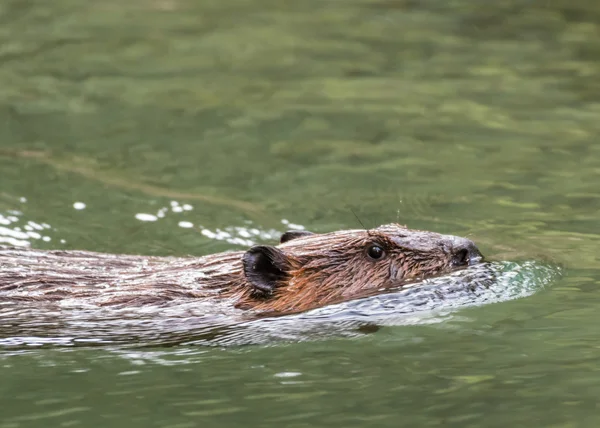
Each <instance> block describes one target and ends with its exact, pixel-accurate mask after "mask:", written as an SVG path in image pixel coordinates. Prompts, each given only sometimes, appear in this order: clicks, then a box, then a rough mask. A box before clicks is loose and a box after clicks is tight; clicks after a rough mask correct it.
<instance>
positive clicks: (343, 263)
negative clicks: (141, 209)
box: [0, 224, 483, 314]
mask: <svg viewBox="0 0 600 428" xmlns="http://www.w3.org/2000/svg"><path fill="white" fill-rule="evenodd" d="M482 258H483V257H482V255H481V253H480V252H479V250H478V249H477V247H476V246H475V244H474V243H473V242H472V241H470V240H469V239H466V238H460V237H457V236H451V235H441V234H438V233H434V232H427V231H420V230H411V229H408V228H406V227H405V226H402V225H399V224H389V225H384V226H380V227H377V228H374V229H369V230H342V231H336V232H331V233H323V234H317V233H311V232H308V231H289V232H286V233H284V234H283V235H281V239H280V243H279V244H278V245H256V246H253V247H251V248H250V249H248V250H247V251H230V252H224V253H218V254H213V255H207V256H203V257H157V256H134V255H115V254H103V253H95V252H88V251H74V250H73V251H71V250H69V251H66V250H49V251H48V250H35V249H24V248H14V247H13V248H11V247H0V303H1V304H6V303H8V302H15V303H19V302H29V303H31V304H38V303H39V302H46V303H61V302H63V303H64V302H65V301H68V302H69V303H70V304H71V305H72V304H73V302H75V303H76V304H82V305H85V306H86V307H89V305H95V306H96V307H107V306H108V307H115V306H116V307H122V306H125V307H135V306H144V305H163V304H174V303H175V304H176V303H177V302H182V301H185V302H190V300H189V299H202V300H203V301H211V300H212V301H215V302H217V301H218V302H223V301H225V302H227V304H228V305H230V306H231V307H233V308H235V309H239V310H244V311H253V312H255V313H270V314H272V313H275V314H287V313H296V312H302V311H306V310H309V309H313V308H318V307H322V306H326V305H328V304H332V303H337V302H342V301H346V300H351V299H356V298H359V297H364V296H366V295H370V294H373V293H379V292H385V291H386V290H390V289H392V288H399V287H401V286H402V285H403V284H408V283H410V282H415V281H418V280H421V279H424V278H428V277H432V276H437V275H441V274H444V273H447V272H450V271H452V270H456V269H460V268H464V267H466V266H469V265H472V264H476V263H479V262H480V261H481V260H482Z"/></svg>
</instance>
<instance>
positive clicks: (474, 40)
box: [0, 0, 600, 428]
mask: <svg viewBox="0 0 600 428" xmlns="http://www.w3.org/2000/svg"><path fill="white" fill-rule="evenodd" d="M288 3H289V4H288ZM0 20H1V22H2V25H1V26H0V65H1V66H0V82H1V83H2V84H1V85H0V87H1V88H2V89H1V90H0V123H1V124H2V126H0V168H1V169H0V171H2V180H1V182H0V243H12V244H15V245H31V246H33V247H36V248H72V249H75V248H77V249H88V250H95V251H107V252H123V253H136V254H155V255H187V254H195V255H202V254H208V253H212V252H216V251H223V250H227V249H233V248H245V246H246V245H247V244H248V243H250V242H257V243H260V242H273V240H274V239H275V238H276V237H277V235H278V234H279V233H281V232H282V231H283V230H286V229H288V228H290V223H291V225H292V226H293V225H297V226H303V227H306V228H307V229H310V230H313V231H316V232H320V231H329V230H334V229H340V228H349V227H351V228H355V227H356V226H357V224H356V223H357V222H356V219H355V217H354V215H353V214H352V212H351V210H350V209H352V210H354V211H355V212H356V214H357V215H358V216H359V217H360V218H361V220H362V221H363V223H365V224H366V225H368V226H375V225H378V224H381V223H388V222H390V221H396V220H398V221H400V222H402V223H405V224H407V225H408V226H410V227H412V228H422V229H429V230H435V231H438V232H441V233H452V234H456V235H461V236H468V237H470V238H471V239H473V240H475V241H476V242H477V243H478V245H479V247H480V249H481V250H482V252H483V253H484V254H485V255H486V256H488V257H489V258H491V259H492V260H494V263H495V264H494V266H495V268H496V269H503V272H508V273H511V272H515V271H519V272H521V277H518V276H517V277H516V278H512V279H510V280H508V282H507V284H508V285H510V286H511V287H514V288H509V289H508V291H509V292H508V293H507V295H501V296H500V297H501V298H497V299H496V300H493V299H490V300H489V301H485V302H484V301H480V302H479V303H481V304H478V305H475V306H464V307H457V308H442V309H443V310H441V311H438V312H436V311H435V310H434V311H431V312H427V313H422V314H419V315H417V314H403V315H402V314H400V315H402V316H400V315H399V314H397V313H396V314H395V315H394V316H392V317H388V316H387V315H389V314H390V313H389V312H386V311H385V310H384V309H385V304H381V305H379V306H377V302H375V303H376V305H375V307H376V308H378V309H382V310H383V312H384V315H385V316H384V318H385V319H386V320H387V321H385V320H384V321H381V319H380V318H378V319H379V320H380V321H381V324H382V327H381V328H380V329H379V330H377V331H375V329H373V331H362V332H361V331H358V332H357V331H356V330H352V329H351V328H346V327H347V326H346V324H344V323H345V322H346V320H347V318H344V317H346V316H347V315H348V314H349V313H350V314H351V315H356V313H355V311H354V310H355V309H356V307H351V308H349V309H348V308H337V309H335V308H330V309H329V310H331V311H333V312H334V314H332V313H326V314H323V313H321V314H319V313H317V314H312V315H304V316H303V317H300V319H290V320H287V321H285V322H284V323H283V324H279V327H280V328H279V329H278V330H277V329H275V331H278V332H280V333H281V336H286V337H272V335H271V331H272V330H273V329H271V327H270V326H263V325H261V324H260V323H258V324H253V325H249V326H246V327H245V328H246V329H247V330H235V332H239V331H249V334H248V336H247V337H258V338H263V339H265V340H256V341H254V342H253V343H252V344H249V345H244V346H242V345H240V346H224V345H228V344H229V342H227V340H225V339H224V340H223V341H221V342H219V341H218V340H216V341H215V340H212V338H211V343H210V345H211V346H206V343H203V341H202V340H190V341H184V342H183V343H178V344H172V346H159V345H158V344H156V343H153V342H144V341H142V342H138V343H136V345H139V346H135V347H132V346H121V345H119V344H118V343H109V344H98V343H92V344H89V345H85V344H78V346H73V343H72V341H70V340H69V338H68V337H67V336H61V337H63V338H66V339H65V342H64V344H62V345H60V346H56V343H54V346H48V345H44V344H41V343H40V342H39V341H38V340H37V339H36V340H34V339H32V338H29V339H31V340H28V338H22V339H23V340H22V341H21V342H20V343H19V344H18V345H19V346H3V347H2V349H1V350H0V368H1V376H2V382H1V383H0V408H1V409H2V411H1V412H0V428H8V427H36V426H40V427H41V426H48V425H50V426H97V425H107V424H110V425H111V426H127V427H132V426H140V427H149V426H153V427H192V426H202V427H206V426H209V427H210V426H215V427H216V426H219V427H220V426H230V427H234V426H261V427H262V426H289V427H304V426H347V427H366V426H376V427H387V426H390V427H392V426H394V427H396V426H398V425H402V426H436V425H445V426H461V427H482V426H484V427H495V426H499V427H500V426H502V427H504V426H510V425H516V426H523V425H527V426H543V427H587V426H590V427H595V426H597V425H598V423H599V422H600V417H598V410H597V407H598V399H597V397H598V395H599V393H600V374H599V371H598V364H597V362H598V361H599V358H600V348H599V347H598V344H597V343H598V337H599V335H598V333H597V325H598V323H599V321H600V319H599V318H598V315H597V313H598V311H597V307H598V305H599V304H600V292H599V291H598V284H599V280H600V272H599V271H598V268H597V264H598V256H597V254H600V225H599V222H598V219H599V218H600V217H599V214H600V212H599V211H600V192H599V191H598V181H599V178H600V156H599V155H600V146H599V145H598V144H597V138H598V135H600V122H599V121H598V117H600V116H599V115H600V91H599V88H600V86H598V83H597V82H600V63H599V59H600V44H599V43H600V42H598V40H600V37H599V36H600V7H599V6H598V5H597V2H592V1H587V2H586V1H581V2H572V1H566V0H564V1H563V0H556V1H553V2H540V1H538V2H535V1H531V0H511V1H504V2H495V3H494V2H484V3H482V2H479V1H472V0H471V1H467V0H449V1H445V2H441V1H437V0H426V1H420V2H414V1H403V0H373V1H368V0H356V1H352V2H340V1H334V0H330V1H318V2H317V1H313V0H308V1H304V2H296V3H292V2H275V1H267V0H250V1H241V0H232V1H230V2H227V3H222V2H210V1H205V2H193V1H191V0H134V1H129V2H116V1H113V0H107V1H103V2H72V1H69V0H60V1H54V2H47V1H42V0H28V1H24V0H18V1H9V0H7V1H4V2H3V3H2V4H1V5H0ZM519 287H521V288H519ZM511 290H513V291H514V290H522V291H523V290H524V291H525V292H523V293H522V294H519V293H516V292H515V293H514V294H511V293H510V291H511ZM496 296H497V295H496ZM503 296H504V297H505V298H504V297H503ZM390 298H391V299H392V300H388V301H387V302H388V303H390V302H392V303H393V302H394V300H393V299H394V297H390ZM371 303H373V302H371ZM379 303H381V302H379ZM384 303H385V302H384ZM483 303H486V304H483ZM357 305H358V304H357ZM399 307H400V306H398V305H394V304H391V305H390V310H392V311H393V310H395V309H397V308H399ZM363 309H364V308H363ZM372 309H373V307H371V308H370V310H372ZM434 309H435V308H434ZM336 310H339V311H341V312H340V313H341V314H342V315H343V317H342V321H340V322H341V323H342V324H341V325H340V324H336V323H335V322H332V323H330V324H327V325H324V324H323V323H322V322H320V321H318V320H321V319H322V318H326V319H327V317H330V318H329V319H335V320H337V318H336V317H335V311H336ZM344 311H346V312H344ZM353 311H354V312H353ZM338 315H339V314H338ZM359 315H360V314H359ZM353 319H355V318H353ZM303 326H306V328H300V327H303ZM3 327H5V326H3ZM80 327H81V326H80ZM263 327H264V329H263ZM289 329H291V333H293V334H292V335H291V339H292V340H286V339H289V338H290V337H289V335H288V333H289V332H290V330H289ZM311 329H312V330H311ZM302 332H308V333H306V334H304V333H302ZM343 332H354V334H341V333H343ZM131 333H132V341H133V336H134V334H133V333H135V332H133V331H132V332H131ZM261 333H262V335H261ZM125 334H127V333H125ZM236 334H238V333H236ZM224 337H225V338H227V337H231V336H227V334H225V336H224ZM194 339H198V338H194ZM296 339H298V340H296ZM190 342H191V343H190ZM225 342H227V343H225ZM251 342H252V341H251ZM32 345H35V346H32ZM40 345H42V346H40Z"/></svg>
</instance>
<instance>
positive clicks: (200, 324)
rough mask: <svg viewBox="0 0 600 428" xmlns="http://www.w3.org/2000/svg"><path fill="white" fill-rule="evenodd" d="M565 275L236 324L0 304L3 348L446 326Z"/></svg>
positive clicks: (544, 272)
mask: <svg viewBox="0 0 600 428" xmlns="http://www.w3.org/2000/svg"><path fill="white" fill-rule="evenodd" d="M560 274H561V269H560V268H558V267H556V266H551V265H546V264H542V263H538V262H533V261H525V262H519V263H517V262H490V263H483V264H480V265H476V266H473V267H470V268H469V269H466V270H462V271H457V272H454V273H452V274H450V275H445V276H443V277H439V278H434V279H428V280H425V281H422V282H420V283H417V284H413V285H412V286H410V287H408V288H406V287H405V288H404V289H401V290H398V291H395V292H390V293H385V294H380V295H377V296H372V297H368V298H364V299H360V300H355V301H350V302H345V303H341V304H336V305H331V306H328V307H325V308H321V309H317V310H312V311H309V312H306V313H302V314H297V315H290V316H282V317H272V318H261V319H252V320H244V319H240V318H237V319H234V318H232V317H231V315H226V314H225V313H226V312H227V311H226V310H225V307H224V308H223V313H222V314H219V311H218V310H216V311H215V308H214V307H211V308H207V307H202V305H203V304H202V303H198V302H194V303H186V304H182V305H177V306H175V307H164V306H163V307H145V308H136V309H135V310H134V309H124V310H114V309H112V310H111V309H106V310H98V309H97V308H95V309H92V308H90V309H87V310H86V309H81V308H62V309H59V308H56V307H53V308H51V307H40V306H35V307H33V306H23V305H19V306H18V307H15V306H14V305H5V306H0V347H4V348H5V349H6V348H15V347H16V348H22V347H28V348H29V347H32V346H76V345H79V346H81V345H84V346H85V345H88V346H89V345H120V346H156V345H174V344H188V345H192V344H193V345H208V346H239V345H249V344H268V343H278V342H286V341H301V340H317V339H322V338H328V337H348V336H355V335H360V334H364V332H367V331H370V330H372V328H376V326H400V325H410V324H423V323H432V322H441V321H442V320H444V319H447V316H449V315H450V314H452V313H454V312H455V311H457V310H458V309H460V308H463V307H468V306H477V305H484V304H491V303H498V302H502V301H507V300H513V299H518V298H522V297H526V296H529V295H531V294H533V293H535V292H537V291H539V290H541V289H543V288H545V287H547V286H549V285H550V284H551V283H552V282H553V281H555V280H556V279H557V278H558V277H559V276H560ZM224 304H227V303H226V302H225V303H224ZM211 305H212V304H211ZM207 313H210V314H211V315H206V314H207Z"/></svg>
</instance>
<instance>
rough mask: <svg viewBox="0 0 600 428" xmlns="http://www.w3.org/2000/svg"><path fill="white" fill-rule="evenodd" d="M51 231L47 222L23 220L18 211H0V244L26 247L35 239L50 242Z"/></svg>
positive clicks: (21, 214) (62, 241)
mask: <svg viewBox="0 0 600 428" xmlns="http://www.w3.org/2000/svg"><path fill="white" fill-rule="evenodd" d="M51 233H52V227H51V226H50V225H49V224H47V223H36V222H35V221H33V220H25V219H24V218H23V213H22V212H20V211H8V212H6V213H5V214H2V213H0V244H5V245H11V246H16V247H27V246H30V245H31V242H32V241H36V240H42V241H44V242H50V241H51V240H52V238H51V237H50V236H49V234H51ZM59 242H60V243H64V242H65V241H64V240H63V239H61V240H60V241H59Z"/></svg>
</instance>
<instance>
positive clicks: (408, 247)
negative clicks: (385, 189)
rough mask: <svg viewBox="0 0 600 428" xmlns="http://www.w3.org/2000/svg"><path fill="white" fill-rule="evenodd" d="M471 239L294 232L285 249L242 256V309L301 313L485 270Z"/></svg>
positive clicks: (387, 229)
mask: <svg viewBox="0 0 600 428" xmlns="http://www.w3.org/2000/svg"><path fill="white" fill-rule="evenodd" d="M481 260H482V255H481V253H480V252H479V250H478V249H477V247H476V246H475V244H474V243H473V242H472V241H470V240H468V239H465V238H460V237H457V236H450V235H440V234H438V233H432V232H425V231H418V230H410V229H407V228H406V227H404V226H401V225H398V224H390V225H385V226H381V227H378V228H376V229H372V230H344V231H339V232H332V233H326V234H313V233H310V232H305V231H292V232H287V233H285V234H283V235H282V237H281V243H280V245H278V246H268V245H259V246H255V247H252V248H251V249H250V250H248V251H247V252H246V253H245V254H244V255H243V257H242V262H243V275H244V276H245V280H246V281H245V282H246V287H245V290H244V291H243V292H242V293H241V295H240V296H239V297H240V299H239V301H238V306H239V307H248V308H254V309H257V310H261V311H268V312H298V311H303V310H307V309H311V308H316V307H321V306H324V305H327V304H330V303H335V302H339V301H344V300H350V299H352V298H357V297H361V296H365V295H368V294H372V293H375V292H378V291H381V290H385V289H390V288H395V287H399V286H401V285H402V284H405V283H407V282H411V281H417V280H421V279H424V278H428V277H431V276H435V275H440V274H443V273H447V272H449V271H451V270H454V269H458V268H461V267H466V266H468V265H471V264H475V263H478V262H479V261H481Z"/></svg>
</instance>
